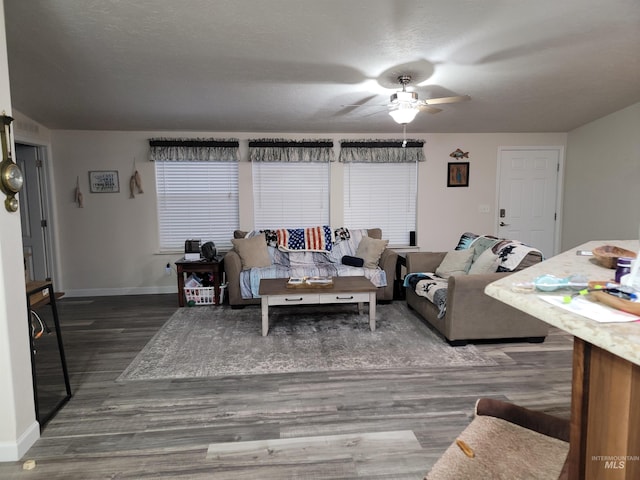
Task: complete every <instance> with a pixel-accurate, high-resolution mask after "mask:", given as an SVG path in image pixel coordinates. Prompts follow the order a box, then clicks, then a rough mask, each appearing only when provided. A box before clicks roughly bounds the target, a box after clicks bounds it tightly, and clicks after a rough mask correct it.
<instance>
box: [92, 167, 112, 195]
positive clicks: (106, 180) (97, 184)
mask: <svg viewBox="0 0 640 480" xmlns="http://www.w3.org/2000/svg"><path fill="white" fill-rule="evenodd" d="M89 191H90V192H91V193H118V192H119V191H120V181H119V180H118V171H117V170H94V171H92V172H89Z"/></svg>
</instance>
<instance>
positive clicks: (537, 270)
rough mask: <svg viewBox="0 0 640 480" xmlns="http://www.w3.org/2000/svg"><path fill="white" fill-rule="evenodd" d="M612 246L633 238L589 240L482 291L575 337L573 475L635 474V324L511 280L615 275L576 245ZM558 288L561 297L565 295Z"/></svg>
mask: <svg viewBox="0 0 640 480" xmlns="http://www.w3.org/2000/svg"><path fill="white" fill-rule="evenodd" d="M600 245H615V246H618V247H622V248H625V249H627V250H631V251H634V252H637V251H638V247H639V246H640V245H639V242H638V241H635V240H624V241H622V240H605V241H592V242H588V243H585V244H583V245H580V246H579V247H576V248H573V249H570V250H568V251H566V252H563V253H561V254H559V255H556V256H555V257H552V258H550V259H548V260H545V261H543V262H541V263H539V264H537V265H533V266H531V267H529V268H527V269H525V270H523V271H520V272H517V273H514V274H513V275H509V276H508V277H506V278H504V279H501V280H498V281H496V282H493V283H491V284H489V285H488V286H487V287H486V289H485V293H486V294H487V295H489V296H491V297H494V298H496V299H498V300H500V301H502V302H504V303H506V304H508V305H511V306H512V307H514V308H517V309H519V310H522V311H524V312H526V313H528V314H530V315H532V316H534V317H537V318H539V319H540V320H543V321H544V322H547V323H548V324H549V325H553V326H555V327H557V328H559V329H561V330H564V331H565V332H568V333H571V334H572V335H573V336H574V345H573V373H572V387H571V431H570V440H569V455H568V457H567V460H568V471H569V478H570V479H572V480H609V479H611V480H614V479H615V480H618V479H620V480H632V479H633V480H637V479H638V478H640V408H639V407H638V406H639V405H640V323H639V322H627V323H599V322H597V321H595V320H591V319H589V318H586V317H583V316H581V315H578V314H576V313H573V312H570V311H568V310H565V309H563V308H560V307H558V306H554V305H552V304H550V303H548V302H545V301H544V300H541V299H540V298H539V296H538V295H539V293H540V292H532V293H517V292H515V291H513V289H512V286H513V284H514V283H527V282H532V281H533V280H534V279H535V278H536V277H538V276H540V275H545V274H550V275H555V276H556V277H560V278H566V277H568V276H570V275H572V274H582V275H585V276H586V277H587V279H588V280H590V281H609V280H612V279H613V277H614V274H615V270H613V269H607V268H604V267H602V266H600V265H599V264H598V263H597V261H596V259H595V258H594V257H586V256H578V255H576V251H577V250H593V249H594V248H595V247H598V246H600ZM565 293H566V292H562V293H560V294H565Z"/></svg>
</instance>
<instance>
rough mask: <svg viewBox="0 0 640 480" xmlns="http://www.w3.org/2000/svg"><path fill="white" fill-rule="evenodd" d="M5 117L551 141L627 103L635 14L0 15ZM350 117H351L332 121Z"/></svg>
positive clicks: (404, 10)
mask: <svg viewBox="0 0 640 480" xmlns="http://www.w3.org/2000/svg"><path fill="white" fill-rule="evenodd" d="M4 5H5V17H6V18H5V21H6V29H7V45H8V55H9V75H10V80H11V95H12V103H13V106H14V108H16V109H17V110H19V111H21V112H22V113H24V114H26V115H27V116H29V117H31V118H32V119H33V120H36V121H37V122H40V123H42V124H43V125H44V126H46V127H49V128H53V129H100V130H189V131H217V132H291V133H293V132H299V133H310V132H311V133H330V132H331V133H333V132H335V133H342V132H344V133H383V132H396V131H398V130H399V129H400V127H399V126H398V125H396V124H395V123H394V122H393V120H392V119H391V117H390V116H389V115H387V114H386V109H385V107H384V106H382V107H376V106H371V105H384V104H385V103H387V101H388V99H389V95H390V94H391V93H393V91H394V90H395V79H396V77H397V76H398V75H400V74H411V75H413V76H414V78H415V79H416V90H417V91H418V93H419V95H420V98H421V99H424V98H430V97H440V96H450V95H462V94H468V95H470V96H471V97H472V100H471V101H470V102H466V103H459V104H450V105H444V106H442V108H443V111H442V112H440V113H438V114H436V115H431V114H428V113H425V112H422V113H420V114H419V115H418V117H417V118H416V120H414V122H413V123H411V124H410V125H409V127H408V132H409V133H412V132H416V133H417V132H420V133H432V132H433V133H435V132H565V131H569V130H571V129H573V128H576V127H578V126H580V125H583V124H585V123H587V122H590V121H592V120H594V119H597V118H600V117H602V116H604V115H607V114H609V113H612V112H614V111H616V110H619V109H621V108H623V107H626V106H628V105H631V104H633V103H636V102H638V101H640V1H639V0H606V1H605V0H560V1H558V0H437V1H425V0H422V1H421V0H180V1H178V0H4ZM344 104H362V105H365V107H361V108H351V107H343V106H342V105H344Z"/></svg>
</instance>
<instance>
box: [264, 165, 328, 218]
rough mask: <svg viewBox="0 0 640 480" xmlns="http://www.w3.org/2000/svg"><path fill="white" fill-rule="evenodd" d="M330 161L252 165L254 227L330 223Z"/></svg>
mask: <svg viewBox="0 0 640 480" xmlns="http://www.w3.org/2000/svg"><path fill="white" fill-rule="evenodd" d="M329 165H330V164H329V162H312V163H304V162H252V165H251V166H252V172H253V205H254V208H253V215H254V227H255V228H256V229H264V228H296V227H311V226H315V225H328V224H329Z"/></svg>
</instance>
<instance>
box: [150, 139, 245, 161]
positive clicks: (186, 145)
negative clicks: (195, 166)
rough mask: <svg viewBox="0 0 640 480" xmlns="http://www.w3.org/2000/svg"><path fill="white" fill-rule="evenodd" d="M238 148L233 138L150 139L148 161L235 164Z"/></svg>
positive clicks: (236, 141)
mask: <svg viewBox="0 0 640 480" xmlns="http://www.w3.org/2000/svg"><path fill="white" fill-rule="evenodd" d="M239 146H240V142H239V141H238V140H237V139H235V138H230V139H215V138H152V139H150V140H149V147H150V154H149V159H150V160H151V161H152V162H153V161H158V162H189V161H191V162H203V161H204V162H207V161H210V162H237V161H239V159H240V156H239V154H238V149H239Z"/></svg>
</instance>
